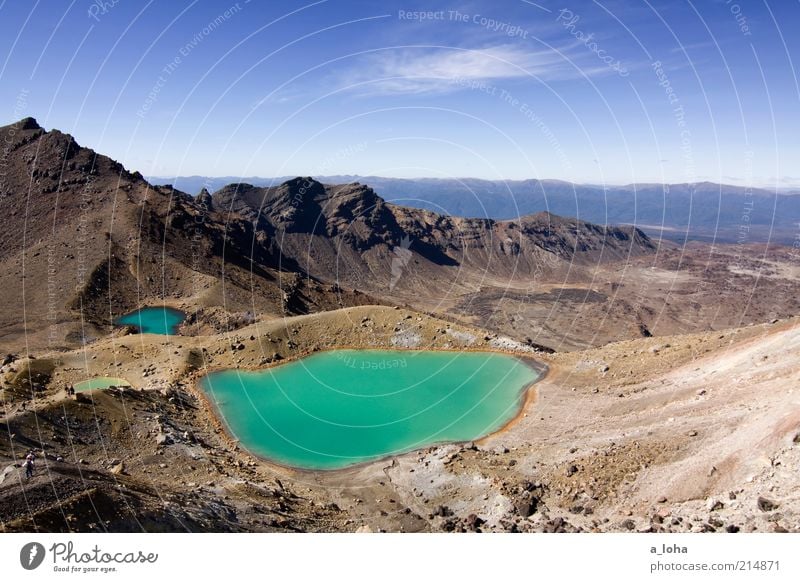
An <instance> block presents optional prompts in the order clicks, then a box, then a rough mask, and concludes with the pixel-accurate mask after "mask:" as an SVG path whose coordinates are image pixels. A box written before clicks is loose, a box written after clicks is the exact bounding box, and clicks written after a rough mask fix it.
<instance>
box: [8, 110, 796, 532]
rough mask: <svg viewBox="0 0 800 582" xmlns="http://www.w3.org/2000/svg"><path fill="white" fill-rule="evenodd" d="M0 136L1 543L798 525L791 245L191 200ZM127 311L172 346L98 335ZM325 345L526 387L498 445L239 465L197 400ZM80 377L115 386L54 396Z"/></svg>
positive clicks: (25, 127) (563, 224)
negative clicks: (486, 373) (508, 371)
mask: <svg viewBox="0 0 800 582" xmlns="http://www.w3.org/2000/svg"><path fill="white" fill-rule="evenodd" d="M0 140H2V142H3V143H7V144H10V145H9V151H8V154H7V156H6V158H5V165H6V168H7V172H6V173H7V175H6V177H5V180H4V181H3V182H2V191H0V212H2V213H3V215H4V216H7V217H9V218H10V219H11V220H14V221H15V224H19V225H20V226H19V228H18V229H17V230H16V231H15V230H12V229H6V230H5V231H4V232H3V234H2V235H0V267H1V268H0V285H2V288H3V289H4V292H5V295H4V298H5V301H4V302H3V303H2V305H0V352H2V354H3V355H4V358H3V360H2V365H1V366H0V381H2V384H0V387H2V408H0V429H1V430H0V500H2V503H0V525H2V528H3V530H4V531H141V530H145V531H476V530H480V531H698V532H699V531H720V532H722V531H729V532H734V531H800V518H798V509H799V508H800V481H798V479H797V475H798V471H800V412H798V411H800V406H799V405H800V394H798V393H797V392H796V390H797V386H798V385H800V384H799V383H798V380H800V320H798V318H797V315H798V303H797V302H798V299H797V296H796V294H795V292H796V289H797V285H796V281H797V278H798V269H800V265H799V264H798V255H797V253H796V252H795V251H796V249H792V248H788V247H781V246H767V245H748V244H738V245H712V244H706V243H697V242H695V243H691V244H687V245H684V246H679V245H677V244H675V243H674V242H666V241H659V240H655V239H652V238H650V237H648V236H647V235H645V234H644V233H642V232H641V231H639V230H637V229H635V228H633V227H630V226H628V227H619V228H617V227H607V226H598V225H594V224H591V223H587V222H583V221H579V220H574V219H566V218H561V217H558V216H555V215H552V214H548V213H541V214H536V215H531V216H527V217H523V218H521V219H519V220H515V221H494V220H479V219H464V218H458V217H450V216H442V215H438V214H435V213H432V212H429V211H425V210H418V209H409V208H404V207H401V206H396V205H393V204H389V203H387V202H385V201H384V200H382V199H381V198H380V197H379V196H378V195H377V194H375V192H374V191H373V190H372V189H371V188H370V187H369V186H367V185H362V184H345V185H327V184H321V183H319V182H316V181H314V180H312V179H310V178H296V179H293V180H289V181H287V182H285V183H284V184H281V185H280V186H276V187H273V188H257V187H253V186H248V185H244V184H238V185H230V186H226V187H224V188H222V189H221V190H219V191H218V192H215V193H213V194H210V193H208V192H202V193H200V194H199V195H198V196H196V197H195V196H191V195H188V194H185V193H182V192H180V191H178V190H175V189H172V188H170V187H165V186H159V187H154V186H152V185H150V184H149V183H147V182H146V181H145V180H144V179H143V178H142V177H141V176H140V175H139V174H138V173H130V172H128V171H127V170H125V169H124V168H123V167H122V166H121V165H120V164H118V163H116V162H114V161H113V160H110V159H109V158H106V157H104V156H102V155H99V154H96V153H95V152H93V151H92V150H89V149H86V148H82V147H80V146H78V145H77V144H75V142H74V140H72V138H71V137H70V136H68V135H65V134H62V133H60V132H58V131H55V130H53V131H45V130H44V129H42V128H41V127H39V125H38V124H37V123H36V122H35V120H33V119H31V118H27V119H24V120H21V121H20V122H18V123H16V124H14V125H13V126H8V127H5V128H2V129H0ZM147 305H168V306H172V307H176V308H179V309H181V310H183V311H184V312H186V314H187V319H186V321H185V322H184V323H183V324H182V325H181V326H180V327H179V329H178V335H171V336H168V335H153V334H141V333H136V332H135V330H134V329H131V328H127V327H115V326H113V325H112V321H113V320H114V319H116V318H117V317H118V316H120V315H122V314H123V313H125V312H127V311H130V310H132V309H136V308H139V307H142V306H147ZM341 347H350V348H387V349H389V348H391V349H438V350H493V351H500V352H504V353H510V354H515V355H519V356H524V357H526V358H532V359H533V360H535V361H537V362H539V363H541V364H543V365H545V366H546V367H547V369H548V372H547V374H546V375H545V376H544V378H543V379H542V380H540V381H539V382H538V383H536V384H535V385H534V387H533V388H531V389H530V390H529V392H528V395H527V400H526V402H525V406H524V409H523V411H522V412H521V413H520V415H519V416H518V417H517V418H516V419H515V420H514V421H513V422H512V423H510V424H509V425H508V426H506V427H505V428H504V429H503V430H501V431H499V432H497V433H494V434H492V435H489V436H488V437H486V438H484V439H481V440H479V441H477V442H470V443H457V444H449V445H442V446H435V447H428V448H425V449H422V450H418V451H413V452H410V453H406V454H402V455H396V456H394V457H392V458H390V459H388V460H382V461H377V462H374V463H369V464H366V465H361V466H357V467H352V468H349V469H343V470H337V471H301V470H294V469H289V468H285V467H280V466H278V465H276V464H274V463H271V462H269V461H268V460H266V459H262V458H257V457H255V456H253V455H251V454H249V453H248V452H247V451H245V450H243V449H242V448H241V446H240V445H239V444H238V443H237V442H236V441H235V440H234V439H232V438H231V436H230V435H229V433H228V431H227V430H226V428H225V427H224V426H223V424H222V423H221V422H220V419H219V418H218V417H217V416H216V414H215V412H214V409H213V408H212V406H211V405H210V404H209V403H208V402H207V400H206V397H205V396H204V394H203V392H202V391H201V390H200V389H199V387H198V385H197V382H198V380H199V378H200V377H202V376H203V375H204V374H206V373H208V372H209V371H212V370H217V369H222V368H231V367H237V368H243V369H256V368H263V367H268V366H279V365H281V363H282V362H285V361H286V360H290V359H294V358H299V357H302V356H303V355H306V354H309V353H312V352H316V351H319V350H326V349H335V348H341ZM6 354H7V355H6ZM96 376H109V377H114V378H123V379H124V380H126V381H127V382H129V383H130V385H131V386H130V387H117V388H110V389H107V390H95V391H91V392H87V393H79V394H77V395H75V396H72V395H70V394H68V392H67V388H68V387H69V386H71V385H74V384H75V383H77V382H79V381H82V380H86V379H87V378H92V377H96ZM31 449H33V450H34V451H35V452H36V454H37V456H38V459H39V460H38V462H37V468H36V471H35V474H34V476H33V477H32V478H31V479H30V480H26V479H25V477H24V475H23V471H22V469H21V460H22V459H23V458H24V456H25V454H26V453H27V452H28V451H29V450H31Z"/></svg>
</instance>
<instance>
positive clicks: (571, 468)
mask: <svg viewBox="0 0 800 582" xmlns="http://www.w3.org/2000/svg"><path fill="white" fill-rule="evenodd" d="M577 472H578V466H577V465H570V466H569V467H567V470H566V474H567V477H572V476H573V475H574V474H575V473H577Z"/></svg>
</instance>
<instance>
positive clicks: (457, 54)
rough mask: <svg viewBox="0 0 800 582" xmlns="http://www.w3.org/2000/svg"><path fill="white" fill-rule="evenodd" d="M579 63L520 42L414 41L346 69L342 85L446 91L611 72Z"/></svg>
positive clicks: (379, 91)
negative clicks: (458, 44)
mask: <svg viewBox="0 0 800 582" xmlns="http://www.w3.org/2000/svg"><path fill="white" fill-rule="evenodd" d="M607 72H608V71H607V67H595V66H592V67H587V68H576V66H575V65H574V64H572V63H570V61H569V60H568V59H567V57H566V55H565V54H564V53H563V52H559V51H555V50H540V51H532V50H526V49H525V48H524V47H520V46H517V45H498V46H490V47H485V48H480V49H463V48H431V47H412V48H403V49H394V50H386V51H381V52H380V53H376V54H372V55H370V56H368V57H365V58H363V59H362V60H360V61H359V62H358V64H357V65H356V66H354V67H352V68H349V69H348V70H347V71H345V72H344V73H342V74H341V76H340V79H339V85H340V87H342V88H349V89H352V90H354V91H357V92H359V93H368V94H386V93H406V94H409V93H412V94H413V93H418V94H422V93H446V92H451V91H457V90H459V89H464V88H465V87H467V86H470V85H471V84H472V83H479V82H489V83H490V82H496V81H501V80H510V79H522V78H531V79H534V78H537V79H540V80H545V81H552V80H558V79H565V78H578V77H581V76H583V75H587V76H594V75H597V74H605V73H607Z"/></svg>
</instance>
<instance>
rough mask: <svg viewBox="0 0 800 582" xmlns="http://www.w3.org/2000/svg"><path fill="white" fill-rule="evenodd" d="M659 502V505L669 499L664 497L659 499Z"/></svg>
mask: <svg viewBox="0 0 800 582" xmlns="http://www.w3.org/2000/svg"><path fill="white" fill-rule="evenodd" d="M658 502H659V503H666V502H667V498H666V497H664V496H663V495H662V496H661V497H659V498H658Z"/></svg>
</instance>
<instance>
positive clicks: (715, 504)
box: [706, 497, 725, 511]
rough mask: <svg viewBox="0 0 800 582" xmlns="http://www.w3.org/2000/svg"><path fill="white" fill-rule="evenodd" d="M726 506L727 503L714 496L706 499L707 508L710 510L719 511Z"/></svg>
mask: <svg viewBox="0 0 800 582" xmlns="http://www.w3.org/2000/svg"><path fill="white" fill-rule="evenodd" d="M723 507H725V504H724V503H722V501H720V500H719V499H714V498H713V497H709V498H708V499H707V500H706V509H707V510H708V511H717V510H719V509H722V508H723Z"/></svg>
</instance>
